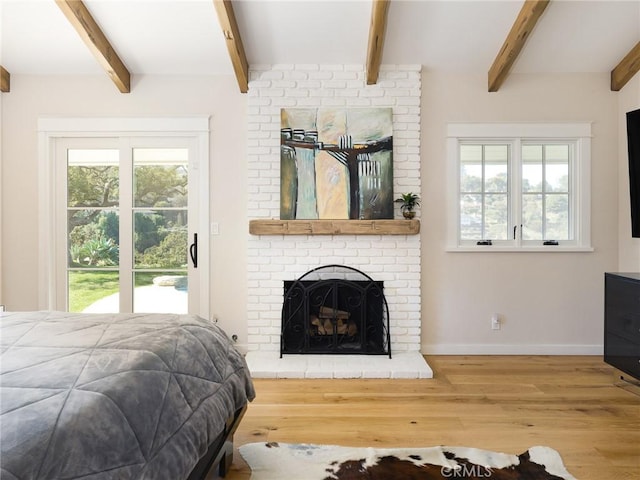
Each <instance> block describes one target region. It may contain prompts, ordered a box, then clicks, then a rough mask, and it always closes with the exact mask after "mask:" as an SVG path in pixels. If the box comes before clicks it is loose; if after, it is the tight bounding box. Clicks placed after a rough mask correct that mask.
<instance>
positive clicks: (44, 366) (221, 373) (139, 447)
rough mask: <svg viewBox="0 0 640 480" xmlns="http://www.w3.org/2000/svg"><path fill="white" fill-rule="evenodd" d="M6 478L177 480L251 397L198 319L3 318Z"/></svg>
mask: <svg viewBox="0 0 640 480" xmlns="http://www.w3.org/2000/svg"><path fill="white" fill-rule="evenodd" d="M0 352H1V357H0V360H1V361H0V389H1V390H0V422H1V424H0V428H1V430H0V432H1V435H0V455H1V457H0V458H1V465H0V477H1V478H2V479H3V480H12V479H19V480H27V479H79V478H82V479H87V480H90V479H91V480H93V479H95V480H98V479H119V480H126V479H152V480H161V479H167V480H179V479H184V478H187V476H188V474H189V472H190V471H191V470H192V469H193V467H194V466H195V465H196V463H197V462H198V460H199V459H200V457H202V456H203V455H204V454H205V453H206V451H207V447H208V446H209V444H210V443H211V442H212V441H213V440H214V439H215V438H216V437H217V436H218V435H219V434H220V433H221V432H222V431H223V430H224V428H225V422H226V420H227V419H228V418H229V417H231V416H233V414H234V412H236V411H237V410H238V409H239V408H241V407H242V406H243V405H245V404H246V403H247V402H248V401H251V400H252V399H253V398H254V396H255V393H254V389H253V384H252V381H251V377H250V375H249V371H248V368H247V366H246V363H245V361H244V358H243V357H242V355H240V354H239V353H238V352H237V351H236V350H235V349H234V348H233V345H232V344H231V342H230V341H229V339H228V338H227V336H226V334H225V333H224V332H223V331H222V330H221V329H220V328H218V327H217V326H216V325H215V324H213V323H211V322H209V321H207V320H204V319H202V318H200V317H197V316H192V315H168V314H167V315H165V314H73V313H64V312H19V313H4V314H2V315H1V316H0Z"/></svg>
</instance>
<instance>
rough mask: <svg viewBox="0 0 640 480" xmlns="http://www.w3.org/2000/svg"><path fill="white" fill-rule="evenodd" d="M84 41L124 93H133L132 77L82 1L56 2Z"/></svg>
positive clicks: (61, 0)
mask: <svg viewBox="0 0 640 480" xmlns="http://www.w3.org/2000/svg"><path fill="white" fill-rule="evenodd" d="M56 4H57V5H58V7H60V10H62V13H64V15H65V17H67V19H68V20H69V22H70V23H71V25H73V28H75V29H76V31H77V32H78V34H79V35H80V38H82V41H83V42H84V43H85V45H87V47H89V50H90V51H91V53H92V54H93V55H94V56H95V57H96V59H97V60H98V63H100V65H101V66H102V68H103V69H104V71H105V72H107V75H109V77H111V80H112V81H113V83H115V84H116V87H118V90H120V92H122V93H130V92H131V75H130V74H129V71H128V70H127V67H125V66H124V63H122V60H120V57H118V54H117V53H116V51H115V49H114V48H113V47H112V46H111V43H109V40H108V39H107V37H106V36H105V34H104V33H103V32H102V30H101V29H100V27H99V26H98V24H97V23H96V21H95V20H94V19H93V17H92V16H91V13H89V10H87V7H85V5H84V3H83V2H82V0H56Z"/></svg>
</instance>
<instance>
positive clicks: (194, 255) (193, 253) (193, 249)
mask: <svg viewBox="0 0 640 480" xmlns="http://www.w3.org/2000/svg"><path fill="white" fill-rule="evenodd" d="M189 256H190V257H191V261H192V262H193V268H198V234H197V233H194V234H193V243H192V244H191V245H190V246H189Z"/></svg>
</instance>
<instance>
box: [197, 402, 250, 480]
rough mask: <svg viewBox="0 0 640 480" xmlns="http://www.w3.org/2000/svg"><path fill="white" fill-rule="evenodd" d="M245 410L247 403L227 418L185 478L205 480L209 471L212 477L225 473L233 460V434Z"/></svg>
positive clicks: (221, 475) (224, 474)
mask: <svg viewBox="0 0 640 480" xmlns="http://www.w3.org/2000/svg"><path fill="white" fill-rule="evenodd" d="M246 411H247V405H245V406H244V407H242V408H240V409H239V410H236V412H235V414H234V415H233V416H231V417H229V418H228V419H227V421H226V422H225V428H224V430H223V431H222V432H221V433H220V435H218V436H217V437H216V439H215V440H214V441H213V442H212V443H211V445H210V446H209V449H208V450H207V453H206V454H205V455H204V457H202V458H201V459H200V461H199V462H198V463H197V464H196V466H195V467H194V469H193V470H192V471H191V473H190V474H189V476H188V477H187V480H205V478H207V475H208V473H209V472H214V476H213V477H212V478H216V477H225V476H226V475H227V473H228V472H229V469H230V468H231V463H232V462H233V434H234V433H235V432H236V430H237V429H238V425H240V421H241V420H242V417H244V414H245V412H246Z"/></svg>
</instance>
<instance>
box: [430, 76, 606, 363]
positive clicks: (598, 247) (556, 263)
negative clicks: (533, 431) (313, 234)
mask: <svg viewBox="0 0 640 480" xmlns="http://www.w3.org/2000/svg"><path fill="white" fill-rule="evenodd" d="M608 82H609V79H608V76H607V75H546V76H543V75H535V76H534V75H511V76H510V77H509V78H508V79H507V81H506V82H505V84H504V85H503V87H502V88H501V89H500V91H499V92H497V93H488V92H487V87H486V76H485V75H462V74H455V75H453V74H451V75H446V74H433V73H425V74H424V76H423V79H422V91H423V96H422V102H423V104H422V115H423V117H422V146H423V147H422V175H423V183H422V186H423V191H422V193H423V199H424V202H423V206H422V218H423V228H422V244H423V248H422V251H423V255H422V271H423V283H422V289H423V328H422V332H423V337H422V338H423V352H432V353H556V354H568V353H594V354H595V353H599V352H600V351H601V346H602V342H603V340H602V329H603V318H602V317H603V274H604V272H605V271H610V270H615V269H616V268H617V255H618V251H617V250H618V244H617V230H618V225H617V208H618V206H617V202H618V193H617V181H618V175H617V158H618V155H617V149H618V141H617V138H618V131H617V129H618V127H617V125H618V121H617V100H616V94H615V93H612V92H610V90H609V83H608ZM545 121H551V122H573V121H575V122H593V139H592V170H591V172H592V195H591V198H592V222H591V225H592V242H593V246H594V247H595V251H594V252H593V253H448V252H446V251H445V245H446V226H447V218H446V209H445V205H446V200H447V188H448V187H447V185H446V184H445V183H444V182H443V181H442V179H443V178H445V175H446V158H447V155H446V145H445V134H446V130H445V128H446V125H447V123H448V122H545ZM494 312H495V313H498V314H500V316H501V319H502V321H503V326H502V329H501V330H499V331H493V330H491V326H490V317H491V314H492V313H494Z"/></svg>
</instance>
